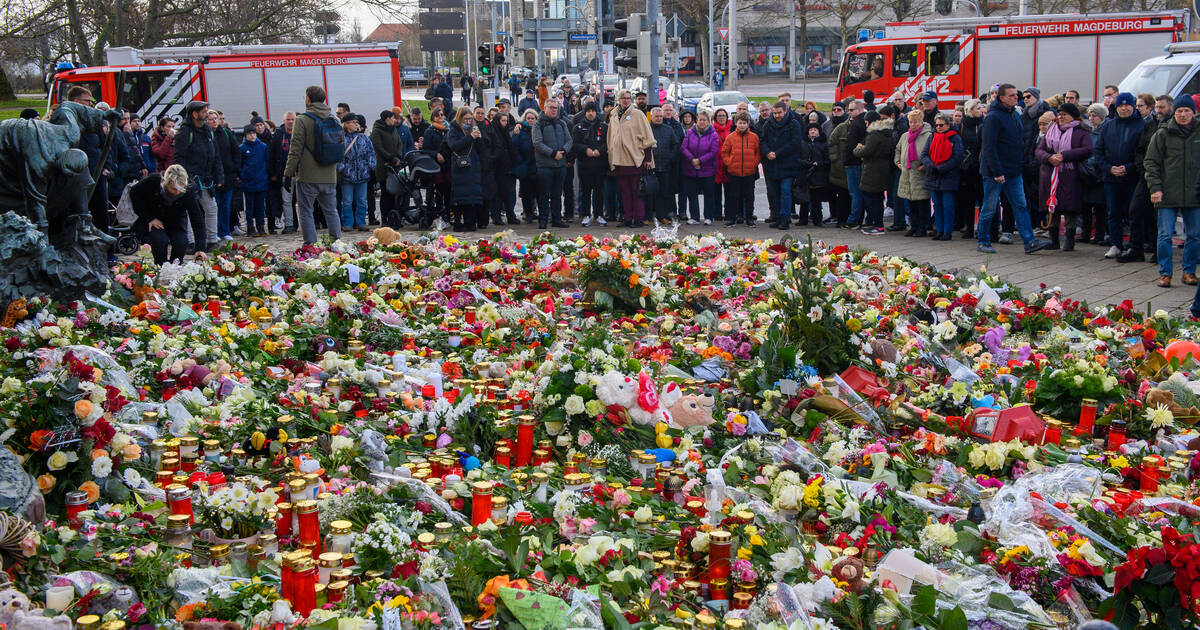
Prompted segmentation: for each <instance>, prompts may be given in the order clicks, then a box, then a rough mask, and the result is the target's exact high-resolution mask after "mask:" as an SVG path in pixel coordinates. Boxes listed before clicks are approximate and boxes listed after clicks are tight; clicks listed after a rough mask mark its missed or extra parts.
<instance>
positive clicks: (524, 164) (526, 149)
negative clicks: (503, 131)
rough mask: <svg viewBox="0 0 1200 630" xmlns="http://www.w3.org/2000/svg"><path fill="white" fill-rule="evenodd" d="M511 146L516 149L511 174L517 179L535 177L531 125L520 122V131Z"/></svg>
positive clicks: (535, 166)
mask: <svg viewBox="0 0 1200 630" xmlns="http://www.w3.org/2000/svg"><path fill="white" fill-rule="evenodd" d="M513 146H514V147H515V148H516V150H517V163H516V166H515V167H514V168H513V172H512V174H513V176H514V177H516V178H517V179H532V178H535V177H537V164H536V163H535V159H534V156H533V127H532V126H531V125H527V124H525V123H521V133H520V134H518V135H517V139H516V142H514V143H513Z"/></svg>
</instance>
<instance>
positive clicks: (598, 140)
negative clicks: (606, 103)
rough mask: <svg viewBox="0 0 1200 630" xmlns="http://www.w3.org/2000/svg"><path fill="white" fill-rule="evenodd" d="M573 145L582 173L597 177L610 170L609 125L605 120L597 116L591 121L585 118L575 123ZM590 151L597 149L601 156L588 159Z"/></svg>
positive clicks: (572, 130) (572, 131)
mask: <svg viewBox="0 0 1200 630" xmlns="http://www.w3.org/2000/svg"><path fill="white" fill-rule="evenodd" d="M571 143H572V144H571V150H572V151H574V152H575V159H576V164H578V165H579V172H580V173H590V174H593V175H595V174H603V173H604V172H605V171H607V170H608V123H606V122H604V119H603V118H601V117H600V116H596V119H595V120H591V121H589V120H588V119H587V118H584V119H583V120H580V121H579V122H577V123H575V126H574V127H573V128H572V129H571ZM588 149H596V150H598V151H600V155H599V156H597V157H588V155H587V150H588Z"/></svg>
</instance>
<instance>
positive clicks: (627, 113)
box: [608, 90, 655, 227]
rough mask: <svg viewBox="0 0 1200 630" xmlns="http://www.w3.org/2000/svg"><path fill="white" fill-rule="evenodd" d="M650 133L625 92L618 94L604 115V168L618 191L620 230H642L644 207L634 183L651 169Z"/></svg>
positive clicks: (646, 123)
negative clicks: (614, 181)
mask: <svg viewBox="0 0 1200 630" xmlns="http://www.w3.org/2000/svg"><path fill="white" fill-rule="evenodd" d="M654 146H655V142H654V131H653V130H651V129H650V121H649V120H647V119H646V117H645V116H644V115H642V112H641V110H639V109H637V108H636V107H634V106H633V97H632V96H631V95H630V94H629V90H621V93H620V94H619V95H618V96H617V106H616V107H614V108H613V110H612V111H611V112H609V114H608V164H609V166H610V168H611V169H612V175H613V177H615V178H616V180H617V186H618V187H619V188H620V191H621V207H622V209H623V210H624V212H625V220H624V221H622V222H621V225H622V226H624V227H642V226H643V225H644V223H643V220H644V219H645V217H646V206H645V203H644V200H643V199H642V197H641V195H639V194H638V180H639V179H640V178H641V176H642V175H644V174H645V173H647V172H648V171H649V169H651V168H654V153H653V151H652V150H653V149H654Z"/></svg>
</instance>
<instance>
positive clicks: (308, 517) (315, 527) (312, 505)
mask: <svg viewBox="0 0 1200 630" xmlns="http://www.w3.org/2000/svg"><path fill="white" fill-rule="evenodd" d="M296 512H297V514H298V515H299V517H298V523H297V524H298V525H299V529H300V531H299V539H300V544H301V545H305V546H307V545H319V544H320V542H321V526H320V523H319V522H318V519H317V502H316V501H313V500H306V501H301V502H299V503H297V504H296Z"/></svg>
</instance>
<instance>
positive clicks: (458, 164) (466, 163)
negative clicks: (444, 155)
mask: <svg viewBox="0 0 1200 630" xmlns="http://www.w3.org/2000/svg"><path fill="white" fill-rule="evenodd" d="M474 148H475V147H471V148H470V149H467V154H466V155H459V154H457V153H455V152H453V151H451V152H450V155H452V156H454V168H471V150H472V149H474Z"/></svg>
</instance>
